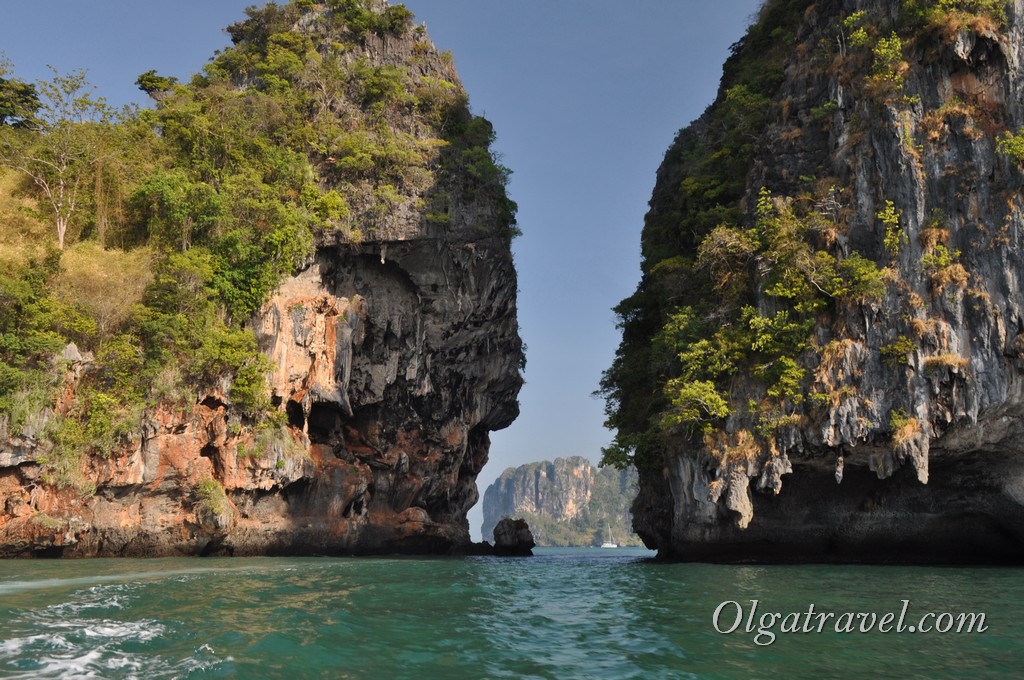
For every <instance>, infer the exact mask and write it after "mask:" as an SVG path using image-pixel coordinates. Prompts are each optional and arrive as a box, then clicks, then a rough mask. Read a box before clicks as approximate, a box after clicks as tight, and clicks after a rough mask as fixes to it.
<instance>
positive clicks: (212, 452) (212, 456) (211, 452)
mask: <svg viewBox="0 0 1024 680" xmlns="http://www.w3.org/2000/svg"><path fill="white" fill-rule="evenodd" d="M199 455H200V456H202V457H203V458H206V459H208V460H209V461H210V462H211V463H213V472H214V474H215V475H217V476H218V477H219V476H220V472H221V470H220V449H219V448H217V447H216V446H214V445H213V444H207V445H206V446H204V447H203V448H202V449H200V450H199Z"/></svg>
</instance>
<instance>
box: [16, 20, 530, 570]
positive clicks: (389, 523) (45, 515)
mask: <svg viewBox="0 0 1024 680" xmlns="http://www.w3.org/2000/svg"><path fill="white" fill-rule="evenodd" d="M317 11H319V10H317ZM304 21H305V24H308V26H312V27H313V28H309V30H311V31H315V30H319V29H316V25H317V23H316V17H315V15H310V16H308V17H307V18H306V19H305V20H304ZM305 24H303V25H300V26H298V27H297V29H296V30H305V29H304V28H303V26H304V25H305ZM307 28H308V27H307ZM314 37H316V35H314ZM360 49H361V50H362V51H361V52H358V53H357V50H355V49H353V50H352V51H351V53H349V52H346V54H345V59H346V60H357V59H365V60H366V61H367V63H369V64H372V65H374V66H381V65H384V66H392V65H399V66H401V67H402V68H404V69H406V72H407V73H408V74H410V76H414V77H420V76H429V77H434V78H435V79H443V80H444V81H446V82H447V83H448V84H449V85H450V86H451V88H453V91H454V92H455V93H456V94H458V95H459V96H461V86H460V85H459V84H458V76H457V75H456V74H455V72H454V70H453V68H452V66H451V62H450V60H448V59H445V58H442V56H441V55H439V54H438V53H437V50H436V49H435V48H434V46H433V45H432V44H431V43H430V42H429V39H427V38H426V36H425V33H423V32H422V31H410V32H408V33H407V34H405V35H403V36H393V35H389V36H386V37H381V36H377V35H374V34H370V35H368V36H367V38H366V40H365V41H364V42H363V43H362V46H361V48H360ZM350 105H351V104H350ZM342 108H344V107H342ZM467 115H468V114H467ZM393 118H394V119H393V120H392V119H389V121H388V122H389V124H390V125H393V126H394V127H395V129H396V130H399V131H401V132H402V133H403V134H408V135H411V136H412V137H415V138H416V139H417V140H420V141H424V142H425V143H426V142H430V143H435V142H438V140H437V139H435V138H434V137H436V135H437V134H438V131H437V130H433V129H428V128H427V126H425V124H424V123H423V122H422V121H421V120H420V117H419V116H418V115H415V114H414V113H410V114H409V115H408V116H406V117H404V118H401V117H393ZM435 180H436V182H437V185H436V186H435V185H433V184H432V185H431V186H425V185H424V186H419V185H417V187H415V188H414V193H413V194H410V195H408V196H406V195H402V196H401V197H400V199H401V200H398V201H397V202H396V203H395V205H393V206H392V210H391V211H390V212H389V213H388V214H385V215H379V216H378V217H377V221H376V222H375V223H374V224H361V223H360V224H356V225H355V226H356V227H359V228H360V229H361V230H362V231H363V232H364V234H365V235H364V236H362V237H361V238H359V239H355V240H357V241H359V242H358V243H351V242H345V237H344V236H343V234H342V233H341V232H340V231H337V232H329V233H323V234H320V235H318V236H317V248H316V251H315V252H314V253H312V254H311V255H310V256H309V261H308V262H307V263H306V266H305V267H304V268H303V269H302V271H300V272H297V273H296V274H295V275H294V276H292V277H290V278H288V279H287V280H285V281H284V282H283V283H282V285H281V286H280V288H279V289H278V291H277V292H276V294H275V296H274V297H273V298H272V299H271V300H269V301H268V302H267V304H266V305H265V306H264V307H263V308H262V310H261V311H260V312H259V313H258V314H257V315H256V317H255V318H254V319H252V322H251V325H252V328H253V329H254V331H255V334H256V337H257V339H258V342H259V346H260V349H261V350H262V352H263V353H264V354H265V355H266V356H267V357H268V358H269V360H270V362H271V364H272V365H273V367H274V368H273V371H272V373H271V374H270V375H269V376H268V381H269V383H270V387H271V390H272V397H273V402H274V404H275V406H276V407H277V409H278V410H279V414H278V415H279V416H280V418H281V419H282V421H283V422H284V424H279V423H264V424H262V425H261V424H253V423H249V422H245V421H243V420H241V419H240V416H239V414H238V412H237V410H236V409H234V408H233V407H232V405H231V403H230V399H229V397H228V395H229V394H230V385H229V384H222V385H218V386H215V387H214V388H212V389H208V388H203V387H200V386H195V388H194V391H195V396H196V398H195V400H194V402H193V403H192V404H191V405H189V406H186V407H174V406H169V405H160V406H158V407H156V408H153V409H150V410H148V411H147V412H146V413H145V415H144V416H143V419H142V423H141V427H140V431H139V432H138V434H137V436H136V437H134V440H133V441H132V442H130V443H129V444H128V445H126V446H125V447H124V448H123V449H121V450H117V451H112V452H110V454H109V456H106V457H101V456H96V455H94V456H87V457H86V459H85V460H84V462H83V469H82V470H81V472H82V477H83V478H84V480H86V482H87V483H88V484H89V485H91V486H92V487H94V488H95V493H91V494H90V493H84V494H82V493H78V492H75V491H73V490H70V489H59V488H55V487H54V486H51V485H50V484H48V483H46V473H45V469H46V468H45V466H46V457H47V453H48V452H49V447H50V446H52V445H51V444H50V443H49V442H47V441H46V439H45V438H44V437H43V436H42V433H43V432H44V428H45V424H46V420H47V419H48V418H50V417H52V413H53V411H54V410H56V411H57V412H61V410H62V408H63V409H66V407H67V403H69V402H70V401H71V400H73V399H74V395H75V389H76V387H77V385H78V382H79V380H80V378H81V377H82V375H83V374H84V373H85V372H87V371H88V370H90V365H91V361H92V359H91V357H90V356H82V355H80V354H79V353H78V352H77V350H76V349H71V348H69V350H68V351H67V352H66V353H65V356H64V357H63V358H64V359H65V360H67V361H68V362H69V364H70V366H71V368H70V369H69V371H68V373H67V375H66V378H65V381H64V385H65V389H64V394H63V396H62V398H61V403H59V404H57V405H56V407H55V409H47V410H45V411H44V412H42V413H40V414H39V417H38V418H37V419H36V422H34V423H32V424H31V425H30V426H29V427H27V428H26V430H25V432H23V433H20V434H18V435H17V436H14V435H13V434H12V433H8V432H7V431H6V426H5V423H4V422H2V420H0V557H2V556H30V555H40V556H42V555H45V556H60V555H63V556H75V557H84V556H97V555H111V556H117V555H124V556H156V555H200V554H202V555H206V554H234V555H257V554H295V553H300V554H358V553H382V552H410V553H438V552H447V551H449V550H453V549H454V550H466V549H469V548H470V539H469V526H468V523H467V520H466V512H467V510H468V509H469V508H470V507H471V506H472V505H473V504H474V503H475V502H476V501H477V498H478V492H477V488H476V476H477V474H478V473H479V472H480V470H481V468H482V467H483V465H484V464H485V463H486V461H487V454H488V447H489V433H490V432H491V431H493V430H497V429H501V428H504V427H506V426H508V425H509V424H510V423H511V422H512V421H513V420H514V419H515V418H516V416H517V415H518V412H519V406H518V402H517V395H518V393H519V389H520V387H521V385H522V378H521V376H520V366H521V364H522V361H523V348H522V342H521V340H520V338H519V334H518V322H517V318H516V291H517V285H516V272H515V268H514V266H513V262H512V255H511V251H510V246H509V241H510V239H509V234H508V230H507V225H506V224H503V220H502V218H501V217H500V216H499V214H498V213H499V212H500V207H499V206H497V205H496V202H497V201H498V200H499V198H503V197H504V192H503V190H502V191H500V192H496V191H494V190H493V187H492V188H491V189H490V190H487V191H485V190H483V189H480V188H479V187H478V188H477V189H476V190H475V191H472V192H470V191H468V190H466V191H464V190H463V189H464V187H462V186H461V185H460V182H465V181H466V180H465V178H464V177H461V176H460V175H459V174H458V171H451V172H450V173H449V174H448V175H446V176H444V177H441V174H440V173H439V174H438V176H437V177H435ZM372 189H373V187H372V186H369V185H368V188H367V194H370V193H371V190H372ZM435 189H436V190H438V191H439V193H440V195H443V196H446V197H447V199H446V200H447V203H446V207H447V213H446V214H445V215H444V219H439V218H437V216H434V217H433V218H432V219H428V218H427V215H426V211H427V207H425V203H426V202H427V199H429V198H431V196H432V194H431V192H433V191H434V190H435ZM485 189H486V187H485ZM499 189H500V187H499ZM497 193H500V194H501V196H500V197H499V196H497V195H496V194H497ZM367 200H369V199H367ZM353 207H354V208H356V207H358V206H353ZM421 208H422V209H421ZM432 209H434V210H437V208H436V207H434V208H432ZM214 482H215V483H214Z"/></svg>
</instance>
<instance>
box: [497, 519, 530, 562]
mask: <svg viewBox="0 0 1024 680" xmlns="http://www.w3.org/2000/svg"><path fill="white" fill-rule="evenodd" d="M535 545H536V543H534V541H533V532H531V531H530V525H529V524H527V523H526V520H525V519H512V518H511V517H506V518H505V519H503V520H501V521H500V522H498V524H497V526H495V527H494V554H495V555H501V556H503V557H509V556H513V557H526V556H528V555H532V554H533V546H535Z"/></svg>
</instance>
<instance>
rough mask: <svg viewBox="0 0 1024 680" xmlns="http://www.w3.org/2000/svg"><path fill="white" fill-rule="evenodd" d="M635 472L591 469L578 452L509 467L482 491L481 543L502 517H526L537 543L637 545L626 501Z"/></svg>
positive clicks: (632, 491) (632, 489)
mask: <svg viewBox="0 0 1024 680" xmlns="http://www.w3.org/2000/svg"><path fill="white" fill-rule="evenodd" d="M635 495H636V471H635V470H628V471H627V470H622V471H620V470H613V469H611V468H601V469H598V468H595V467H594V466H593V465H591V463H590V461H588V460H587V459H586V458H583V457H581V456H571V457H569V458H556V459H555V460H554V462H549V461H541V462H539V463H529V464H527V465H521V466H519V467H517V468H508V469H507V470H505V472H503V473H502V474H501V476H500V477H498V479H496V480H495V481H494V483H493V484H491V485H490V486H489V487H487V491H485V492H484V507H483V510H484V523H483V525H482V527H481V529H482V533H483V537H484V540H485V541H489V540H491V536H492V533H493V531H494V527H495V525H497V523H498V522H499V521H500V520H501V519H502V518H504V517H516V518H520V517H521V518H523V519H525V520H526V521H527V522H528V523H529V525H530V529H531V530H532V531H533V536H534V539H535V540H536V542H537V545H540V546H597V545H601V544H602V543H604V542H606V541H608V540H611V541H612V542H614V543H617V544H619V545H641V543H640V539H639V537H638V536H637V535H636V534H634V533H633V531H632V528H631V525H632V518H631V517H630V514H629V504H630V503H631V502H632V501H633V496H635Z"/></svg>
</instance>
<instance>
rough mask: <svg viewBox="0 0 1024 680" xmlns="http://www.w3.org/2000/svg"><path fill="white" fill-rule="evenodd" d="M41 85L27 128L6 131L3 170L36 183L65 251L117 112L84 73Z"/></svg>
mask: <svg viewBox="0 0 1024 680" xmlns="http://www.w3.org/2000/svg"><path fill="white" fill-rule="evenodd" d="M51 71H53V79H52V80H46V81H40V82H38V83H37V84H36V87H35V90H36V92H37V93H38V97H39V99H38V102H39V107H38V110H37V111H36V112H35V114H34V115H32V116H30V117H27V118H21V119H20V121H21V123H22V124H21V125H19V126H17V127H14V126H9V125H5V126H0V165H4V166H6V167H9V168H13V169H15V170H18V171H20V172H23V173H25V174H26V175H28V176H29V177H31V178H32V181H33V182H35V184H36V186H37V187H38V188H39V190H40V192H41V193H42V195H43V196H44V197H45V198H46V201H47V203H48V205H49V208H50V212H51V214H52V217H53V221H54V226H55V227H56V229H57V247H58V248H59V249H61V250H63V249H64V237H65V235H66V234H67V230H68V225H69V224H70V222H71V219H72V218H73V217H74V216H75V214H76V212H77V211H78V210H79V208H80V199H81V194H82V191H83V189H84V188H85V187H87V186H88V184H89V182H88V179H89V177H90V170H91V169H92V167H93V165H94V164H95V163H97V162H98V161H99V159H100V155H101V149H102V135H103V134H104V132H105V131H106V130H107V129H109V126H110V124H111V122H112V119H113V117H114V115H113V111H112V110H111V109H110V107H109V106H107V103H106V101H105V100H104V99H103V98H102V97H95V96H93V94H92V90H93V89H94V88H93V87H92V86H91V85H90V84H89V83H88V81H87V80H86V78H85V72H84V71H81V70H75V71H71V72H70V73H67V74H61V73H59V72H57V71H56V69H53V67H51Z"/></svg>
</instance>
